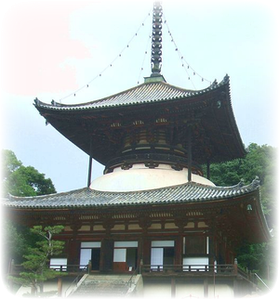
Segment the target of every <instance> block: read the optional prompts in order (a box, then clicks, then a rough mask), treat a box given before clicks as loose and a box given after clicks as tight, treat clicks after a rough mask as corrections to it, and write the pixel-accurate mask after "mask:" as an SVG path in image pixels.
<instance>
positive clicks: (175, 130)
mask: <svg viewBox="0 0 279 299" xmlns="http://www.w3.org/2000/svg"><path fill="white" fill-rule="evenodd" d="M37 109H38V110H39V111H40V113H41V114H42V115H43V116H44V117H45V118H46V120H47V122H48V123H50V124H51V125H52V126H53V127H54V128H56V129H57V130H58V131H59V132H60V133H61V134H62V135H64V136H65V137H66V138H67V139H69V140H70V141H71V142H73V143H74V144H75V145H77V146H78V147H79V148H80V149H82V150H83V151H84V152H86V153H87V154H88V155H90V153H91V155H92V157H93V158H94V159H95V160H97V161H98V162H100V163H101V164H104V165H107V163H108V162H109V161H110V160H111V159H113V158H116V157H119V156H121V150H122V149H123V142H124V141H123V140H124V139H125V138H126V136H127V134H130V135H136V134H137V132H139V131H140V130H145V131H146V130H147V131H148V132H150V134H152V132H153V133H154V132H155V131H156V130H157V131H158V130H164V131H165V132H166V134H167V136H168V138H169V143H170V146H175V145H176V144H178V143H180V144H182V146H184V147H187V138H186V136H187V133H186V132H187V131H188V130H189V128H190V127H191V129H192V130H193V136H192V148H193V160H194V161H196V162H197V163H199V164H204V163H206V162H207V161H208V160H210V161H212V162H220V161H227V160H231V159H235V158H241V157H243V156H244V155H245V150H244V147H243V143H242V141H241V138H240V135H239V132H238V129H237V126H236V123H235V119H234V116H233V112H232V107H231V103H230V94H229V85H222V86H221V87H219V88H218V89H215V90H212V91H208V92H207V93H203V94H200V95H195V96H193V97H187V98H179V99H171V100H166V101H159V102H148V103H140V104H135V105H127V106H125V105H124V106H116V107H105V108H98V109H84V110H80V109H77V110H59V109H57V110H56V109H48V108H46V107H41V106H37ZM135 142H136V141H135ZM153 147H154V146H153ZM148 151H149V152H152V151H153V152H156V150H154V149H153V150H152V149H150V150H148Z"/></svg>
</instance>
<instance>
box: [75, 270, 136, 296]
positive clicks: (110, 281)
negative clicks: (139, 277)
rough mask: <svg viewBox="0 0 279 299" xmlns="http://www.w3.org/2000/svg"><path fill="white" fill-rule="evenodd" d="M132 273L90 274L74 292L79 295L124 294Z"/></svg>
mask: <svg viewBox="0 0 279 299" xmlns="http://www.w3.org/2000/svg"><path fill="white" fill-rule="evenodd" d="M130 278H131V276H130V275H89V276H88V277H87V278H86V280H85V281H84V282H83V283H82V284H81V285H80V287H79V288H78V289H77V290H76V291H75V293H73V294H72V297H77V296H93V295H98V296H102V295H104V296H105V295H106V296H108V295H113V296H114V297H115V296H123V295H125V294H126V293H127V291H128V289H129V285H128V281H129V279H130Z"/></svg>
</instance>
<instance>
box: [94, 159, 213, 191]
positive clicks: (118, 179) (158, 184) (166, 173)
mask: <svg viewBox="0 0 279 299" xmlns="http://www.w3.org/2000/svg"><path fill="white" fill-rule="evenodd" d="M187 182H188V169H187V168H183V170H181V171H177V170H174V169H172V168H171V166H170V165H164V164H160V165H159V166H158V167H156V168H154V169H151V168H147V167H145V165H144V164H135V165H133V167H132V168H130V169H129V170H123V169H121V167H118V168H115V169H114V171H113V172H112V173H108V174H105V175H103V176H101V177H99V178H97V179H95V180H94V181H93V182H92V183H91V186H90V188H91V189H94V190H98V191H107V192H129V191H143V190H152V189H158V188H164V187H171V186H177V185H182V184H185V183H187ZM192 182H195V183H199V184H202V185H207V186H215V185H214V184H213V183H212V182H211V181H209V180H208V179H206V178H204V177H202V176H199V175H196V174H192Z"/></svg>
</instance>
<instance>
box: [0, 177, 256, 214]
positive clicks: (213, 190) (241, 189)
mask: <svg viewBox="0 0 279 299" xmlns="http://www.w3.org/2000/svg"><path fill="white" fill-rule="evenodd" d="M258 188H259V182H258V180H256V179H255V180H254V181H253V182H252V183H251V184H249V185H246V186H243V184H241V183H239V184H238V185H235V186H231V187H216V186H206V185H201V184H198V183H194V182H188V183H185V184H182V185H177V186H172V187H165V188H159V189H153V190H144V191H131V192H107V191H97V190H93V189H90V188H82V189H78V190H73V191H69V192H62V193H56V194H50V195H42V196H34V197H16V196H10V197H9V198H7V199H5V201H4V205H5V206H6V207H9V208H15V209H65V208H67V209H76V208H80V209H82V208H98V207H114V206H116V207H117V206H140V205H142V206H143V205H162V204H178V203H198V202H214V201H217V200H230V199H233V198H236V197H239V196H242V195H246V194H247V195H248V194H250V193H253V192H255V191H257V189H258Z"/></svg>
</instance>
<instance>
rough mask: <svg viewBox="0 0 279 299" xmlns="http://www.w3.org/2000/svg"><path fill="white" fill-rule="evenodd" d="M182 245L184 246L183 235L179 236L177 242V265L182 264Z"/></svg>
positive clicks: (175, 262) (175, 259)
mask: <svg viewBox="0 0 279 299" xmlns="http://www.w3.org/2000/svg"><path fill="white" fill-rule="evenodd" d="M182 246H183V237H182V236H178V238H177V239H176V242H175V257H174V264H175V265H182Z"/></svg>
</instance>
